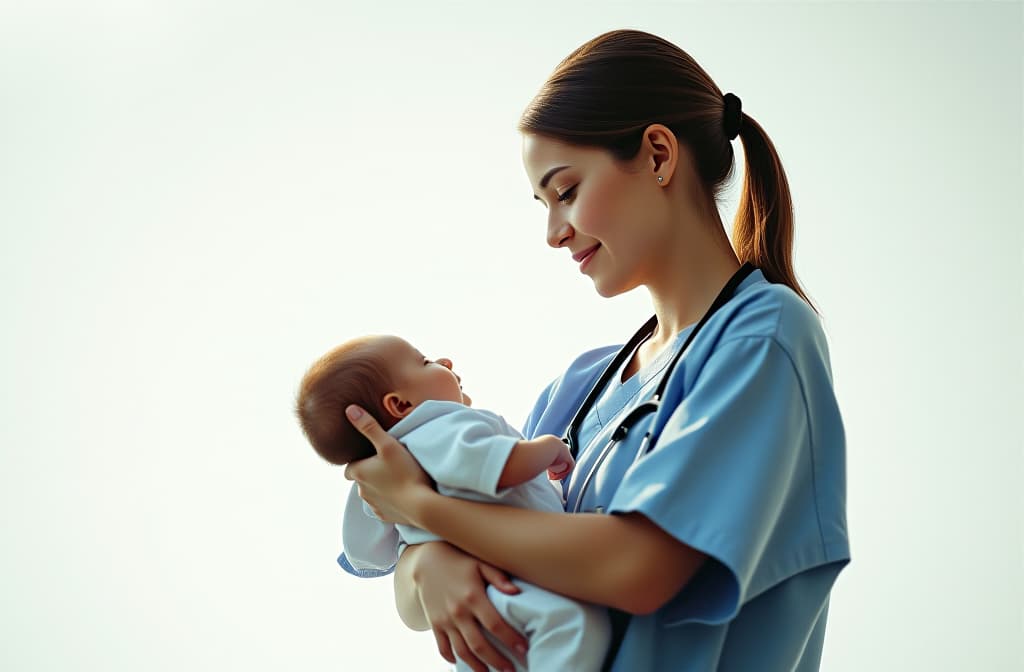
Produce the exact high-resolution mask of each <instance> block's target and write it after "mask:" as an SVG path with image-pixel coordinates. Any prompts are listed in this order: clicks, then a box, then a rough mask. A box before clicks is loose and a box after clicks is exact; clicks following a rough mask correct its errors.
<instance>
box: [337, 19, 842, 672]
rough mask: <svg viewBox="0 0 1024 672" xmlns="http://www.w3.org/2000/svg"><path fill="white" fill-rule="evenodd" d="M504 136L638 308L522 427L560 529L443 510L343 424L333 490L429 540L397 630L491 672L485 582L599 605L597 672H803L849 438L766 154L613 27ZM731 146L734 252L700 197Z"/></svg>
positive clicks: (563, 233) (478, 507)
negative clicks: (636, 323)
mask: <svg viewBox="0 0 1024 672" xmlns="http://www.w3.org/2000/svg"><path fill="white" fill-rule="evenodd" d="M520 130H521V131H522V133H523V163H524V165H525V168H526V173H527V175H528V177H529V179H530V182H531V184H532V185H533V187H534V189H535V193H534V198H536V199H537V200H539V201H540V202H541V203H543V204H544V205H545V206H546V207H547V242H548V244H549V245H550V246H552V247H554V248H559V249H561V248H565V249H566V250H568V252H569V253H570V254H571V255H572V258H573V260H574V261H576V262H577V263H578V264H579V269H580V271H581V272H582V273H584V274H585V275H587V276H588V277H589V278H590V279H591V280H592V281H593V284H594V287H595V289H596V290H597V292H598V294H600V295H601V296H605V297H611V296H617V295H620V294H622V293H624V292H628V291H630V290H632V289H635V288H638V287H644V288H646V289H647V291H648V292H649V293H650V296H651V303H652V305H653V308H654V313H655V314H654V316H653V317H652V318H651V319H650V320H649V321H648V322H647V323H646V324H645V325H643V326H642V327H641V329H640V330H639V331H637V332H636V334H635V335H634V336H633V337H632V338H631V339H630V340H629V342H628V343H627V344H626V346H624V347H622V348H621V349H620V348H614V347H613V348H601V349H599V350H594V351H590V352H586V353H584V354H582V355H581V356H579V357H578V358H577V359H576V361H574V362H573V363H572V364H571V365H570V367H569V368H568V370H567V371H566V372H565V373H564V374H563V375H562V376H561V377H560V378H559V379H558V380H556V381H555V382H554V383H552V384H551V385H550V386H549V387H548V388H547V389H546V390H545V391H544V392H543V393H542V394H541V396H540V398H539V400H538V401H537V403H536V405H535V407H534V410H533V412H532V413H531V415H530V418H529V419H528V421H527V426H526V432H525V433H526V434H527V436H536V435H544V434H556V435H566V432H567V430H569V438H570V439H571V446H572V450H573V451H574V452H573V457H574V458H576V469H575V471H574V472H573V474H572V476H571V477H569V478H567V479H564V480H563V493H564V495H565V496H566V506H567V509H568V510H571V511H573V512H576V511H580V513H574V515H565V514H559V513H552V512H545V511H537V510H524V509H513V508H509V507H502V506H495V505H486V504H480V503H473V502H465V501H459V500H453V499H451V498H445V497H438V496H437V493H434V492H433V491H432V490H431V489H430V488H429V487H426V485H425V483H424V479H423V478H422V475H421V474H420V472H419V469H418V468H417V467H416V464H415V462H414V461H412V460H411V458H410V457H409V456H408V455H407V454H406V453H405V452H404V451H403V450H402V449H401V446H400V445H399V444H398V443H397V442H396V441H395V440H394V438H393V437H390V436H389V435H387V434H385V433H383V432H382V431H381V428H380V427H379V425H378V424H377V423H376V422H375V421H374V420H373V418H372V417H371V416H370V415H367V414H365V413H362V412H361V411H360V410H359V409H350V411H353V415H351V416H350V417H352V418H353V421H354V422H355V424H356V426H357V427H358V428H359V430H360V431H362V432H363V433H364V434H365V435H366V436H367V437H368V438H369V439H370V440H371V441H373V443H374V446H375V447H376V449H377V453H378V455H377V456H376V457H374V458H371V459H368V460H365V461H363V462H361V463H358V464H354V465H350V466H349V467H348V469H347V470H346V475H347V476H348V477H350V478H353V479H355V480H356V481H358V482H359V485H360V492H361V494H362V496H363V497H364V498H365V499H366V501H367V502H369V503H370V504H372V505H373V506H374V507H375V508H376V509H377V510H378V511H379V512H380V513H381V514H382V515H383V516H384V517H385V519H387V520H392V521H395V522H397V523H404V524H409V525H415V526H417V527H421V528H424V529H427V530H430V531H431V532H433V533H435V534H436V535H438V536H439V537H441V538H443V539H444V540H446V542H447V543H446V542H440V541H438V542H430V543H426V544H421V545H418V546H414V547H412V548H410V550H409V551H408V552H407V553H406V554H405V555H404V556H403V558H402V561H401V563H399V565H398V572H397V575H396V591H397V592H398V604H399V609H400V611H401V613H402V616H403V619H405V620H406V622H407V623H409V624H410V625H424V624H427V623H429V625H430V627H432V628H433V630H434V633H435V636H436V638H437V641H438V645H439V649H440V651H441V653H442V654H443V655H444V656H445V657H446V658H448V659H449V660H452V661H454V660H456V659H458V660H459V661H460V665H465V666H468V667H472V668H473V669H475V670H483V669H486V667H487V666H491V667H499V668H505V667H507V666H508V664H509V661H508V659H507V658H506V657H503V656H502V655H501V654H500V653H499V652H498V651H496V650H495V648H494V647H493V646H492V645H491V644H490V643H489V641H488V639H487V638H486V637H485V636H484V635H483V634H482V633H483V632H488V633H489V634H490V635H491V636H493V637H494V638H495V640H496V641H500V642H502V643H503V644H505V645H506V646H507V647H509V649H511V647H513V646H514V645H515V644H516V643H517V642H518V641H519V638H518V636H517V634H516V633H515V632H513V631H511V630H510V628H509V627H508V624H506V623H505V622H504V621H503V620H502V619H501V618H500V617H499V616H498V614H497V613H496V612H495V611H494V607H493V606H491V604H490V602H489V601H488V600H487V599H486V594H485V593H484V586H483V585H482V582H481V579H480V577H481V576H493V571H494V569H493V568H494V567H497V568H500V569H502V570H505V571H507V572H509V573H510V574H512V575H514V576H516V577H519V578H521V579H524V580H527V581H530V582H532V583H534V584H536V585H538V586H541V587H543V588H545V589H547V590H550V591H553V592H555V593H559V594H562V595H565V596H568V597H571V598H575V599H578V600H583V601H586V602H592V603H596V604H599V605H605V606H606V607H608V608H609V612H610V614H611V617H612V622H613V625H614V633H615V634H614V638H613V645H612V647H611V650H610V652H609V655H608V656H607V658H606V660H605V663H604V667H606V668H608V669H612V670H623V671H625V670H629V671H632V670H692V671H694V672H696V671H698V670H750V669H758V670H764V671H768V672H771V671H774V670H779V671H782V670H787V671H788V670H794V669H800V670H811V669H817V667H818V664H819V661H820V657H821V650H822V643H823V641H824V632H825V623H826V618H827V612H828V603H829V594H830V592H831V588H832V585H833V583H834V581H835V579H836V577H837V576H838V574H839V572H840V571H841V569H842V568H843V567H844V566H845V565H846V563H847V562H848V561H849V546H848V542H847V534H846V512H845V493H846V480H845V438H844V431H843V423H842V418H841V416H840V413H839V408H838V405H837V403H836V399H835V394H834V392H833V389H832V376H831V370H830V364H829V355H828V348H827V344H826V341H825V337H824V334H823V332H822V329H821V324H820V322H819V320H818V317H817V314H816V313H815V311H814V309H813V307H812V306H811V305H810V303H809V301H808V300H807V297H806V295H805V294H804V292H803V289H802V288H801V287H800V286H799V284H797V282H796V279H795V274H794V272H793V268H792V259H791V247H792V238H793V217H792V208H791V200H790V194H789V187H788V183H787V180H786V176H785V173H784V172H783V170H782V165H781V162H780V160H779V158H778V155H777V154H776V152H775V149H774V147H773V145H772V143H771V141H770V140H769V139H768V137H767V135H766V134H765V132H764V130H763V129H762V128H761V127H760V126H759V125H758V124H757V123H756V122H755V121H754V120H753V118H751V117H750V116H749V115H746V114H744V113H743V112H742V110H741V102H740V99H739V98H738V97H737V96H735V95H733V94H725V95H724V96H723V94H722V92H721V91H720V90H719V89H718V87H717V86H716V85H715V84H714V82H713V81H712V80H711V78H710V77H708V75H707V74H706V73H705V72H704V70H703V69H702V68H701V67H700V66H699V65H698V64H697V63H696V62H695V61H694V60H693V59H692V58H691V57H690V56H689V55H688V54H686V53H685V52H684V51H682V50H681V49H679V48H678V47H676V46H675V45H672V44H670V43H669V42H667V41H665V40H663V39H661V38H659V37H656V36H654V35H651V34H648V33H643V32H639V31H631V30H621V31H614V32H611V33H606V34H604V35H601V36H599V37H597V38H594V39H593V40H591V41H589V42H587V43H586V44H584V45H583V46H581V47H580V48H578V49H577V50H575V51H574V52H572V53H571V54H570V55H569V56H568V57H567V58H566V59H565V60H564V61H562V63H561V64H559V66H558V67H557V68H556V69H555V72H554V73H553V74H552V75H551V76H550V77H549V79H548V81H547V82H546V83H545V84H544V86H543V87H542V88H541V91H540V92H539V93H538V94H537V96H536V97H535V98H534V100H533V101H532V102H531V103H530V105H529V106H528V107H527V109H526V112H525V113H524V114H523V117H522V120H521V123H520ZM736 137H739V138H740V139H741V140H742V142H743V144H744V149H745V157H746V170H745V180H744V185H743V192H742V197H741V202H740V207H739V211H738V213H737V216H736V221H735V222H734V225H733V243H734V245H735V248H734V247H733V244H730V241H729V237H728V236H727V235H726V232H725V229H724V227H723V224H722V220H721V216H720V215H719V212H718V209H717V206H716V202H717V201H716V199H717V198H718V196H719V195H720V193H721V191H722V189H723V188H724V184H725V181H726V179H727V178H728V176H729V175H730V174H731V172H732V170H733V161H734V154H733V148H732V145H731V141H732V140H733V139H735V138H736ZM641 415H643V416H644V417H645V423H646V424H644V425H643V427H645V428H646V429H645V430H642V436H641V435H638V434H637V433H636V432H637V428H638V427H640V426H641V425H638V424H637V418H638V417H640V416H641ZM570 420H571V421H572V422H571V427H570ZM577 451H578V452H577ZM453 547H454V548H453ZM595 559H597V561H596V562H595ZM490 580H491V581H492V582H494V581H495V580H494V579H490ZM498 583H499V584H500V583H501V581H500V580H498ZM467 595H469V597H468V598H467V597H466V596H467ZM520 632H521V634H522V635H524V636H527V637H529V635H530V632H529V631H528V630H526V631H524V630H522V629H521V628H520ZM530 643H531V644H533V643H534V642H533V640H532V639H531V641H530ZM532 662H533V661H532V660H531V663H532ZM540 663H541V665H540V666H539V667H537V668H536V669H543V668H544V666H543V661H540ZM588 669H590V668H588Z"/></svg>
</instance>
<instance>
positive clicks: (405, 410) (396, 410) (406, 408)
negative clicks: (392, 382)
mask: <svg viewBox="0 0 1024 672" xmlns="http://www.w3.org/2000/svg"><path fill="white" fill-rule="evenodd" d="M383 402H384V410H386V411H387V412H388V413H390V414H391V417H393V418H394V419H395V420H400V419H401V418H404V417H405V416H407V415H409V412H410V411H412V402H409V401H406V400H405V399H402V398H401V397H400V396H398V393H396V392H388V393H387V394H385V395H384V399H383Z"/></svg>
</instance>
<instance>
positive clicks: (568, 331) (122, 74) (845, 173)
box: [0, 0, 1024, 672]
mask: <svg viewBox="0 0 1024 672" xmlns="http://www.w3.org/2000/svg"><path fill="white" fill-rule="evenodd" d="M499 7H501V6H500V5H495V7H491V6H490V5H484V3H450V4H447V3H443V2H442V3H438V2H431V3H411V2H407V3H394V2H392V3H379V4H371V3H364V4H359V5H354V4H348V3H338V2H326V1H324V2H312V1H306V0H288V1H287V2H285V1H283V0H282V1H280V2H269V1H263V0H253V1H249V2H241V1H238V2H220V1H218V2H198V1H190V2H180V1H178V2H170V1H165V2H153V1H143V2H129V1H128V0H121V1H117V0H110V1H106V2H104V1H96V2H78V3H71V2H46V1H42V2H27V3H26V2H10V1H5V2H3V3H2V4H0V309H2V313H0V315H2V320H3V322H2V328H0V402H2V403H0V459H2V465H0V524H2V535H3V536H2V539H3V547H2V548H3V552H2V553H0V668H3V669H4V670H16V671H20V670H33V671H34V670H65V669H66V670H71V669H87V670H117V671H121V670H126V671H127V670H133V671H134V670H222V669H245V670H249V671H252V672H255V671H258V670H282V669H289V670H311V671H312V670H342V669H343V670H385V669H425V670H442V669H445V668H446V667H447V666H446V665H445V664H444V663H443V661H441V659H440V658H439V657H437V655H436V653H435V652H434V646H433V639H432V637H431V636H430V634H428V633H411V632H408V631H406V630H405V629H404V628H403V627H402V626H401V625H400V623H399V621H398V619H397V617H396V616H395V615H394V612H393V608H392V602H391V586H390V581H389V580H387V579H382V580H377V581H359V580H356V579H354V578H351V577H349V576H347V575H345V574H343V573H342V572H341V570H340V569H339V568H338V567H337V565H336V564H335V561H334V558H335V556H336V555H337V553H338V550H339V543H340V542H339V522H340V514H341V510H342V502H343V498H344V494H345V492H346V489H347V483H346V482H345V481H344V480H343V478H342V475H341V471H340V470H339V469H334V468H331V467H329V466H328V465H326V464H325V463H323V462H321V461H320V460H319V458H317V457H316V456H315V454H314V453H313V451H312V450H311V449H310V448H309V447H308V446H307V445H306V444H305V443H304V441H303V438H302V436H301V434H300V431H299V429H298V426H297V424H296V422H295V421H294V418H293V415H292V410H291V404H292V403H293V398H294V393H295V390H296V386H297V383H298V380H299V378H300V376H301V375H302V373H303V371H304V370H305V368H306V366H308V364H309V363H311V362H312V360H313V359H315V358H316V357H318V356H319V355H320V354H321V353H322V352H323V351H325V350H326V349H327V348H329V347H331V346H332V345H334V344H336V343H338V342H340V341H341V340H344V339H346V338H349V337H351V336H353V335H356V334H362V333H368V332H391V333H398V334H402V335H404V336H406V337H407V338H408V339H409V340H410V341H412V342H413V343H414V344H416V345H417V346H418V347H419V348H420V349H422V350H423V351H424V352H426V353H428V354H433V355H437V356H442V355H446V356H450V357H452V358H453V359H454V360H455V363H456V365H457V367H458V370H459V371H460V373H461V374H462V376H463V378H464V381H465V384H466V388H467V391H469V392H470V393H471V394H472V395H473V396H474V397H475V399H476V403H477V405H478V406H481V407H485V408H490V409H493V410H496V411H498V412H500V413H502V414H503V415H505V417H507V418H508V419H509V420H510V421H512V422H513V423H516V424H518V423H520V422H521V421H522V419H523V418H524V417H525V414H526V412H527V410H528V409H529V407H530V406H531V405H532V403H533V400H534V398H535V396H536V394H537V393H538V392H539V391H540V389H541V388H542V387H543V386H544V385H545V384H546V383H547V382H548V381H549V380H550V379H551V378H552V377H554V376H555V375H557V374H558V373H559V372H560V371H561V370H562V369H563V368H564V366H565V365H566V364H567V363H568V362H569V361H570V360H571V359H572V357H573V356H574V355H575V354H577V353H578V352H581V351H583V350H584V349H587V348H590V347H594V346H597V345H601V344H606V343H612V342H621V340H623V339H624V338H625V337H626V336H628V335H629V334H630V333H631V332H632V331H633V329H634V327H635V326H636V325H637V324H639V323H640V322H641V321H642V320H643V319H644V318H646V317H647V315H648V314H649V312H650V307H649V305H648V303H647V297H646V295H645V294H644V293H643V291H640V292H635V293H633V294H631V295H627V296H624V297H620V298H617V299H613V300H603V299H601V298H599V297H598V296H597V295H596V293H595V292H594V291H593V288H592V286H591V284H590V282H589V280H588V279H587V278H586V277H584V276H581V275H579V274H578V272H577V270H576V268H575V265H574V264H572V263H571V262H570V260H569V259H568V255H567V254H566V253H565V252H564V251H557V252H556V251H553V250H551V249H549V248H548V247H546V245H545V244H544V222H545V217H544V212H543V208H542V206H541V205H540V204H538V203H536V202H534V201H533V200H532V198H531V189H530V185H529V184H528V183H527V181H526V178H525V175H524V173H523V170H522V166H521V162H520V153H519V144H520V140H519V136H518V134H517V133H516V131H515V124H516V121H517V118H518V115H519V113H520V112H521V110H522V109H523V107H524V106H525V105H526V103H527V102H528V101H529V99H530V97H531V96H532V95H533V94H534V93H535V91H536V90H537V88H538V87H539V85H540V84H541V83H542V82H543V80H544V79H545V77H546V76H547V74H548V73H549V72H550V71H551V70H552V69H553V68H554V66H555V65H556V63H557V62H558V61H559V60H560V59H561V58H562V57H563V56H565V55H566V54H568V53H569V51H571V50H572V49H573V48H575V47H576V46H577V45H579V44H580V43H582V42H583V41H585V40H587V39H589V38H591V37H594V36H595V35H597V34H599V33H601V32H604V31H605V30H609V29H612V28H619V27H634V28H641V29H645V30H649V31H651V32H655V33H657V34H660V35H662V36H664V37H666V38H668V39H670V40H672V41H673V42H676V43H677V44H679V45H680V46H682V47H683V48H684V49H686V50H687V51H689V52H690V53H691V54H692V55H693V56H694V57H695V58H696V59H697V60H698V61H699V62H700V63H701V64H702V65H703V66H704V67H705V68H706V69H707V70H708V71H709V72H710V74H711V75H712V77H714V78H715V80H716V81H717V82H718V84H719V85H720V86H721V88H722V89H723V91H734V92H735V93H737V94H738V95H739V96H740V97H741V98H742V100H743V107H744V111H746V112H748V113H749V114H750V115H752V116H753V117H754V118H756V119H757V120H758V121H759V122H760V123H761V124H762V125H763V126H764V127H765V129H766V130H767V131H768V133H769V134H770V136H771V137H772V139H773V140H774V142H775V143H776V145H777V146H778V148H779V150H780V153H781V156H782V159H783V162H784V165H785V167H786V170H787V171H788V175H789V178H790V182H791V184H792V188H793V195H794V201H795V207H796V231H797V240H796V267H797V271H798V274H799V276H800V279H801V281H802V282H803V283H804V285H805V286H806V287H807V288H808V290H809V292H810V294H811V295H812V297H813V299H814V300H815V301H816V302H817V304H818V305H819V307H820V308H821V310H822V313H823V318H824V324H825V328H826V330H827V332H828V334H829V338H830V342H831V346H832V355H833V368H834V372H835V382H836V390H837V393H838V396H839V399H840V403H841V405H842V409H843V412H844V416H845V420H846V426H847V434H848V440H849V453H848V465H849V523H850V533H851V540H852V545H853V554H854V560H853V563H852V564H851V565H850V566H849V568H848V569H847V570H846V571H845V572H844V573H843V574H842V575H841V576H840V579H839V581H838V584H837V586H836V588H835V591H834V593H833V600H832V608H831V614H830V621H829V630H828V634H827V639H826V644H825V653H824V661H823V669H824V670H828V671H846V670H850V671H853V670H931V671H940V670H948V671H954V670H1014V669H1022V666H1024V657H1022V655H1024V654H1022V646H1021V641H1022V639H1021V638H1022V636H1024V618H1022V614H1024V611H1022V603H1024V602H1022V600H1024V594H1022V591H1024V585H1022V580H1024V562H1022V507H1024V504H1022V498H1021V491H1022V475H1024V473H1022V442H1021V434H1020V417H1021V409H1022V408H1024V384H1022V380H1024V376H1022V372H1024V371H1022V356H1021V347H1020V346H1021V343H1022V342H1024V324H1022V312H1024V298H1022V297H1024V294H1022V288H1024V283H1022V280H1021V277H1022V276H1021V271H1022V270H1024V268H1022V266H1024V254H1022V252H1024V244H1022V242H1024V241H1022V233H1021V232H1022V221H1024V218H1022V214H1024V212H1022V196H1021V194H1022V192H1024V188H1022V185H1024V175H1022V151H1024V143H1022V125H1024V119H1022V103H1024V91H1022V57H1024V47H1022V37H1021V35H1022V32H1024V18H1022V17H1024V11H1022V5H1021V4H1020V3H1012V2H1006V3H997V2H972V3H959V4H953V3H908V4H903V3H881V4H879V3H872V4H867V3H843V4H835V3H809V2H805V3H786V4H776V3H760V4H756V5H755V4H735V3H714V4H712V3H683V2H677V3H673V2H659V3H638V2H633V3H627V2H614V3H598V2H587V3H555V2H547V3H536V4H525V3H517V4H515V5H509V6H506V7H505V8H499ZM738 146H739V144H738V143H737V147H738ZM732 193H733V196H732V197H731V198H730V200H729V201H728V202H727V203H725V204H724V210H725V215H726V217H729V218H731V213H732V211H733V208H734V207H735V190H734V191H733V192H732Z"/></svg>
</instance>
